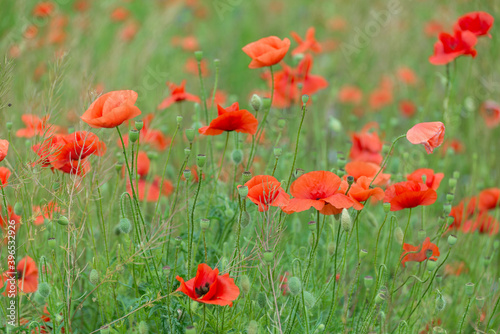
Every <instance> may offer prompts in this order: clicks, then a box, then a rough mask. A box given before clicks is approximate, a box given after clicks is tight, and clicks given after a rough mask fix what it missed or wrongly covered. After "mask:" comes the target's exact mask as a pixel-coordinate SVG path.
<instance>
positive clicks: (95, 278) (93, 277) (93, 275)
mask: <svg viewBox="0 0 500 334" xmlns="http://www.w3.org/2000/svg"><path fill="white" fill-rule="evenodd" d="M89 280H90V283H91V284H92V285H97V284H98V283H99V273H98V272H97V270H96V269H92V270H91V271H90V275H89Z"/></svg>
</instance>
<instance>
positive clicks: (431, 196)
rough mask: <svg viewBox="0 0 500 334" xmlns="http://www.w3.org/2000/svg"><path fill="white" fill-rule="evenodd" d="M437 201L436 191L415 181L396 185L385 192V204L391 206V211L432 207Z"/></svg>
mask: <svg viewBox="0 0 500 334" xmlns="http://www.w3.org/2000/svg"><path fill="white" fill-rule="evenodd" d="M436 199H437V193H436V191H435V190H434V189H430V188H428V187H427V186H426V185H425V184H423V183H421V182H415V181H405V182H399V183H395V184H393V185H391V186H389V187H388V188H387V190H386V191H385V198H384V203H390V204H391V211H399V210H404V209H411V208H415V207H417V206H420V205H431V204H433V203H434V202H435V201H436Z"/></svg>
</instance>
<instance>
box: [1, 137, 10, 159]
mask: <svg viewBox="0 0 500 334" xmlns="http://www.w3.org/2000/svg"><path fill="white" fill-rule="evenodd" d="M7 152H9V141H8V140H6V139H0V161H2V160H3V159H5V157H6V156H7Z"/></svg>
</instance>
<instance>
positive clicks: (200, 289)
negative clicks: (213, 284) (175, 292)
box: [194, 282, 210, 297]
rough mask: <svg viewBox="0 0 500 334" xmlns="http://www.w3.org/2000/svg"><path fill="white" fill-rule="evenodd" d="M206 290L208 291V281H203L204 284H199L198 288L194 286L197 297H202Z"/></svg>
mask: <svg viewBox="0 0 500 334" xmlns="http://www.w3.org/2000/svg"><path fill="white" fill-rule="evenodd" d="M208 291H210V283H208V282H207V283H205V285H202V286H200V287H198V288H194V292H195V293H196V295H198V296H199V297H202V296H204V295H206V294H207V292H208Z"/></svg>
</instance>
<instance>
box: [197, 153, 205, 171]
mask: <svg viewBox="0 0 500 334" xmlns="http://www.w3.org/2000/svg"><path fill="white" fill-rule="evenodd" d="M206 162H207V156H206V155H205V154H198V155H197V156H196V166H198V168H200V169H201V168H203V166H205V163H206Z"/></svg>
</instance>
